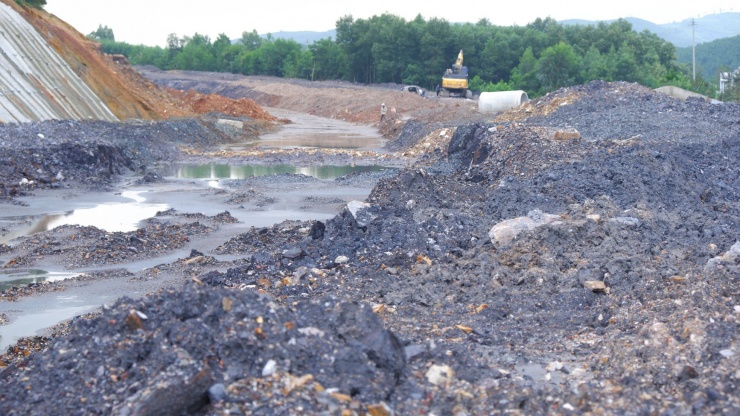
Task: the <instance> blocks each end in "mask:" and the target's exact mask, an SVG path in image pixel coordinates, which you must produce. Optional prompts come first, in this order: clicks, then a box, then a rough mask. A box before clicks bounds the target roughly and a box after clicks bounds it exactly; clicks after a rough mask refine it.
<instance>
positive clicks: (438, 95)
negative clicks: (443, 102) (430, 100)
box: [435, 84, 439, 97]
mask: <svg viewBox="0 0 740 416" xmlns="http://www.w3.org/2000/svg"><path fill="white" fill-rule="evenodd" d="M435 90H437V97H439V84H437V88H435Z"/></svg>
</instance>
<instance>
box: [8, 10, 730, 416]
mask: <svg viewBox="0 0 740 416" xmlns="http://www.w3.org/2000/svg"><path fill="white" fill-rule="evenodd" d="M0 46H1V47H2V53H1V54H0V65H1V66H2V68H0V88H2V96H0V265H1V266H2V268H0V348H2V350H0V414H4V415H22V414H23V415H25V414H120V415H150V414H151V415H153V414H203V415H227V414H230V415H235V414H244V415H253V414H254V415H256V414H261V415H278V414H279V415H304V414H331V415H334V414H336V415H373V416H381V415H416V414H419V415H432V414H434V415H458V416H462V415H482V414H514V415H539V414H543V415H544V414H553V415H570V414H574V415H575V414H589V415H610V414H635V415H648V414H650V415H653V414H660V415H690V414H717V415H732V414H740V395H739V394H738V391H740V342H739V340H738V334H740V292H739V291H738V287H740V222H739V221H740V169H739V168H738V166H740V163H739V162H740V160H739V159H740V157H739V156H740V106H738V105H736V104H728V103H720V102H708V101H707V100H705V99H703V98H701V97H694V96H687V97H685V98H684V99H681V98H675V95H676V94H673V95H674V96H671V95H667V94H666V93H663V92H660V91H656V90H653V89H650V88H647V87H644V86H642V85H639V84H636V83H627V82H604V81H594V82H590V83H588V84H585V85H577V86H573V87H568V88H561V89H558V90H556V91H553V92H551V93H549V94H547V95H545V96H543V97H540V98H536V99H533V100H529V99H528V97H526V94H524V95H522V93H521V92H516V93H514V94H507V100H508V99H513V101H511V102H512V103H513V104H507V106H506V107H507V108H498V107H496V108H493V109H489V110H483V108H482V107H484V106H482V103H484V102H490V100H491V98H485V97H484V98H483V99H481V98H480V97H472V94H470V95H468V94H467V92H468V91H469V90H466V88H467V86H464V87H458V88H459V89H460V93H459V94H457V95H460V96H459V97H454V96H449V97H448V96H446V95H455V94H442V96H439V97H438V96H436V95H435V94H433V93H431V94H426V95H423V94H417V93H410V92H408V91H403V86H401V85H395V84H381V85H363V84H358V83H351V82H345V81H307V80H300V79H284V78H275V77H265V76H242V75H235V74H227V73H207V72H190V71H162V70H159V69H157V68H155V67H132V66H130V65H129V64H128V63H127V62H126V60H125V59H123V58H122V57H118V56H110V55H106V54H104V53H102V52H101V51H100V47H99V44H97V43H95V42H92V41H90V40H88V39H86V38H85V37H84V36H83V35H81V34H80V33H78V32H77V31H76V30H75V29H74V28H72V27H71V26H69V25H67V24H66V23H64V22H63V21H61V20H59V19H57V18H56V17H54V16H52V15H49V14H46V13H45V12H43V11H41V10H36V9H32V8H22V7H20V6H18V5H17V4H16V3H15V2H14V1H12V0H1V1H0ZM461 58H462V51H461ZM461 58H460V62H461V61H462V59H461ZM453 92H454V91H453ZM499 97H502V96H499ZM487 100H488V101H487ZM494 100H495V101H497V102H496V104H500V102H502V101H504V100H503V98H496V99H494ZM381 103H382V104H384V105H385V106H386V107H387V113H386V114H384V117H383V118H382V120H381V110H380V106H381ZM482 110H483V111H482Z"/></svg>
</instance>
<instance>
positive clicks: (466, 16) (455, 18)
mask: <svg viewBox="0 0 740 416" xmlns="http://www.w3.org/2000/svg"><path fill="white" fill-rule="evenodd" d="M44 9H45V10H46V11H48V12H50V13H53V14H55V15H56V16H58V17H59V18H61V19H62V20H64V21H65V22H67V23H69V24H71V25H72V26H74V27H75V28H76V29H77V30H78V31H80V32H81V33H82V34H85V35H86V34H89V33H90V32H93V31H95V29H97V28H98V26H99V25H103V26H108V27H109V28H111V29H113V33H114V35H115V37H116V40H117V41H121V42H127V43H130V44H144V45H149V46H155V45H159V46H165V44H166V40H167V35H168V34H170V33H175V34H177V36H178V37H183V36H192V35H193V34H195V33H196V32H197V33H200V34H202V35H207V36H209V37H210V38H211V40H215V39H216V38H217V37H218V35H219V34H220V33H225V34H226V35H227V36H228V37H229V38H231V39H236V38H239V37H241V34H242V32H245V31H247V32H251V31H252V30H256V31H257V33H259V34H266V33H276V32H279V31H300V30H310V31H317V32H323V31H326V30H331V29H334V27H335V23H336V21H337V20H338V19H339V18H340V17H342V16H345V15H352V16H353V17H354V18H355V19H358V18H363V19H366V18H369V17H371V16H373V15H381V14H383V13H386V12H387V13H391V14H394V15H397V16H401V17H403V18H405V19H406V20H412V19H414V17H416V15H417V14H421V15H422V16H423V17H424V18H425V19H429V18H432V17H438V18H444V19H446V20H447V21H448V22H454V23H457V22H471V23H475V22H477V21H478V20H480V19H481V18H484V17H485V18H487V19H488V20H489V21H490V22H491V23H492V24H494V25H498V26H512V25H519V26H523V25H526V24H527V23H530V22H532V21H534V20H535V19H536V18H538V17H541V18H545V17H552V18H553V19H555V20H566V19H587V20H611V19H617V18H620V17H638V18H641V19H645V20H648V21H651V22H653V23H671V22H680V21H683V20H685V19H689V18H692V17H702V16H705V15H708V14H713V13H720V12H740V2H738V1H737V0H692V1H685V0H678V1H672V2H657V1H650V0H610V1H598V0H590V1H584V0H518V1H510V2H497V1H491V0H487V1H478V0H467V1H466V0H463V1H459V0H362V1H357V0H209V1H204V0H47V1H46V6H45V7H44Z"/></svg>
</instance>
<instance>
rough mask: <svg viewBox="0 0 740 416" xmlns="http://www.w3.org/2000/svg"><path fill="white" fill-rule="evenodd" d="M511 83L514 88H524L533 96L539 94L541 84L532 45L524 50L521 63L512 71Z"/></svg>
mask: <svg viewBox="0 0 740 416" xmlns="http://www.w3.org/2000/svg"><path fill="white" fill-rule="evenodd" d="M511 84H512V85H513V86H514V87H515V88H514V89H521V90H524V91H526V92H527V94H529V95H530V96H532V97H534V96H537V95H538V91H539V90H540V88H541V84H540V82H539V80H538V79H537V58H535V57H534V52H532V47H528V48H527V49H525V50H524V53H523V54H522V57H521V59H519V65H517V67H516V68H514V69H513V70H512V71H511Z"/></svg>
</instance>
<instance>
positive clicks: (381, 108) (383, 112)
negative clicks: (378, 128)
mask: <svg viewBox="0 0 740 416" xmlns="http://www.w3.org/2000/svg"><path fill="white" fill-rule="evenodd" d="M386 112H388V109H387V108H385V103H383V104H381V105H380V121H383V120H385V113H386Z"/></svg>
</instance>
